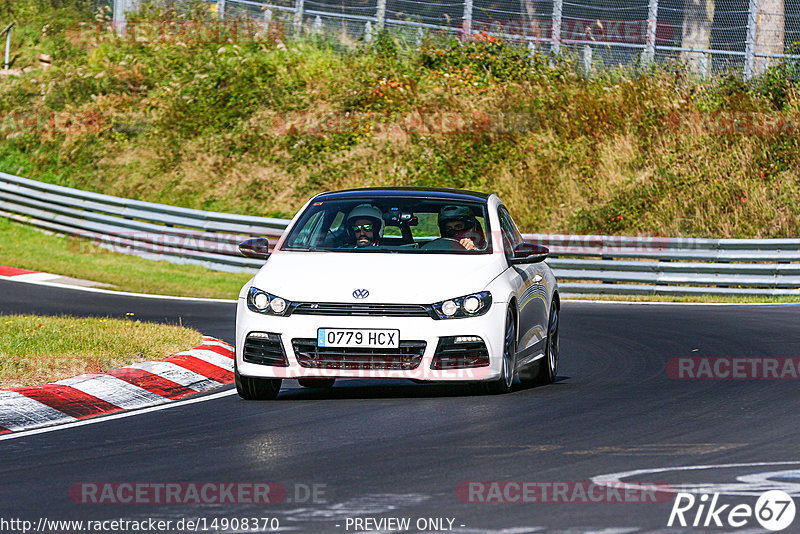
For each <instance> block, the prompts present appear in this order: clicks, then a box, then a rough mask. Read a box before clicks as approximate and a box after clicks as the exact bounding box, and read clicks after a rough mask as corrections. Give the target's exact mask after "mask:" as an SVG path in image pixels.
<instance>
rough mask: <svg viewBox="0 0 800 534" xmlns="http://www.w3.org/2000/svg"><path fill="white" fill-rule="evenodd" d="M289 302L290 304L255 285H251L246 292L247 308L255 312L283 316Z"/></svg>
mask: <svg viewBox="0 0 800 534" xmlns="http://www.w3.org/2000/svg"><path fill="white" fill-rule="evenodd" d="M289 304H291V303H290V302H289V301H287V300H285V299H282V298H281V297H278V296H276V295H272V294H270V293H267V292H266V291H263V290H261V289H258V288H257V287H251V288H250V291H248V292H247V308H248V309H249V310H250V311H254V312H256V313H263V314H265V315H278V316H283V315H286V310H288V309H289Z"/></svg>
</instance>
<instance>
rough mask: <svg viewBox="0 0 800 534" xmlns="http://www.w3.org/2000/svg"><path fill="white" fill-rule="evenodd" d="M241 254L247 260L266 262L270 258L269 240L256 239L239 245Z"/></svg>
mask: <svg viewBox="0 0 800 534" xmlns="http://www.w3.org/2000/svg"><path fill="white" fill-rule="evenodd" d="M239 252H241V254H242V256H245V257H247V258H255V259H258V260H265V259H267V257H269V240H267V239H264V238H263V237H256V238H253V239H248V240H247V241H242V242H241V243H239Z"/></svg>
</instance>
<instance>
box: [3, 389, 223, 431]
mask: <svg viewBox="0 0 800 534" xmlns="http://www.w3.org/2000/svg"><path fill="white" fill-rule="evenodd" d="M235 394H236V389H230V390H228V391H220V392H219V393H213V394H211V395H205V396H203V397H199V398H195V399H186V400H179V401H174V402H167V403H166V404H159V405H157V406H150V407H148V408H140V409H138V410H130V411H126V412H122V413H115V414H110V415H101V416H99V417H93V418H90V419H81V420H79V421H75V422H72V423H65V424H61V425H53V426H48V427H44V428H34V429H31V430H20V431H19V432H12V433H10V434H2V435H0V441H6V440H9V439H16V438H22V437H26V436H33V435H36V434H45V433H47V432H55V431H57V430H66V429H68V428H74V427H78V426H85V425H92V424H95V423H103V422H105V421H111V420H114V419H124V418H126V417H133V416H136V415H142V414H146V413H150V412H158V411H161V410H166V409H168V408H175V407H177V406H184V405H187V404H195V403H197V402H205V401H207V400H215V399H218V398H221V397H228V396H231V395H235Z"/></svg>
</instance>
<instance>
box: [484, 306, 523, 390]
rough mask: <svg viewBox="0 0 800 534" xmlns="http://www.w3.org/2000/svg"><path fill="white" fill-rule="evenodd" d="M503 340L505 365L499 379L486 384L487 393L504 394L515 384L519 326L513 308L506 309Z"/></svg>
mask: <svg viewBox="0 0 800 534" xmlns="http://www.w3.org/2000/svg"><path fill="white" fill-rule="evenodd" d="M504 332H505V336H504V341H503V366H502V368H501V373H500V377H499V378H498V379H497V380H493V381H491V382H487V383H485V384H484V388H485V391H486V393H489V394H490V395H502V394H504V393H508V392H509V391H511V386H512V385H513V384H514V374H515V372H514V371H515V369H514V368H515V367H516V363H517V361H516V360H517V326H516V323H515V322H514V312H513V311H511V308H510V307H509V308H508V311H506V327H505V330H504Z"/></svg>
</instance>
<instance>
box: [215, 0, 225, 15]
mask: <svg viewBox="0 0 800 534" xmlns="http://www.w3.org/2000/svg"><path fill="white" fill-rule="evenodd" d="M217 20H225V0H217Z"/></svg>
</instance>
